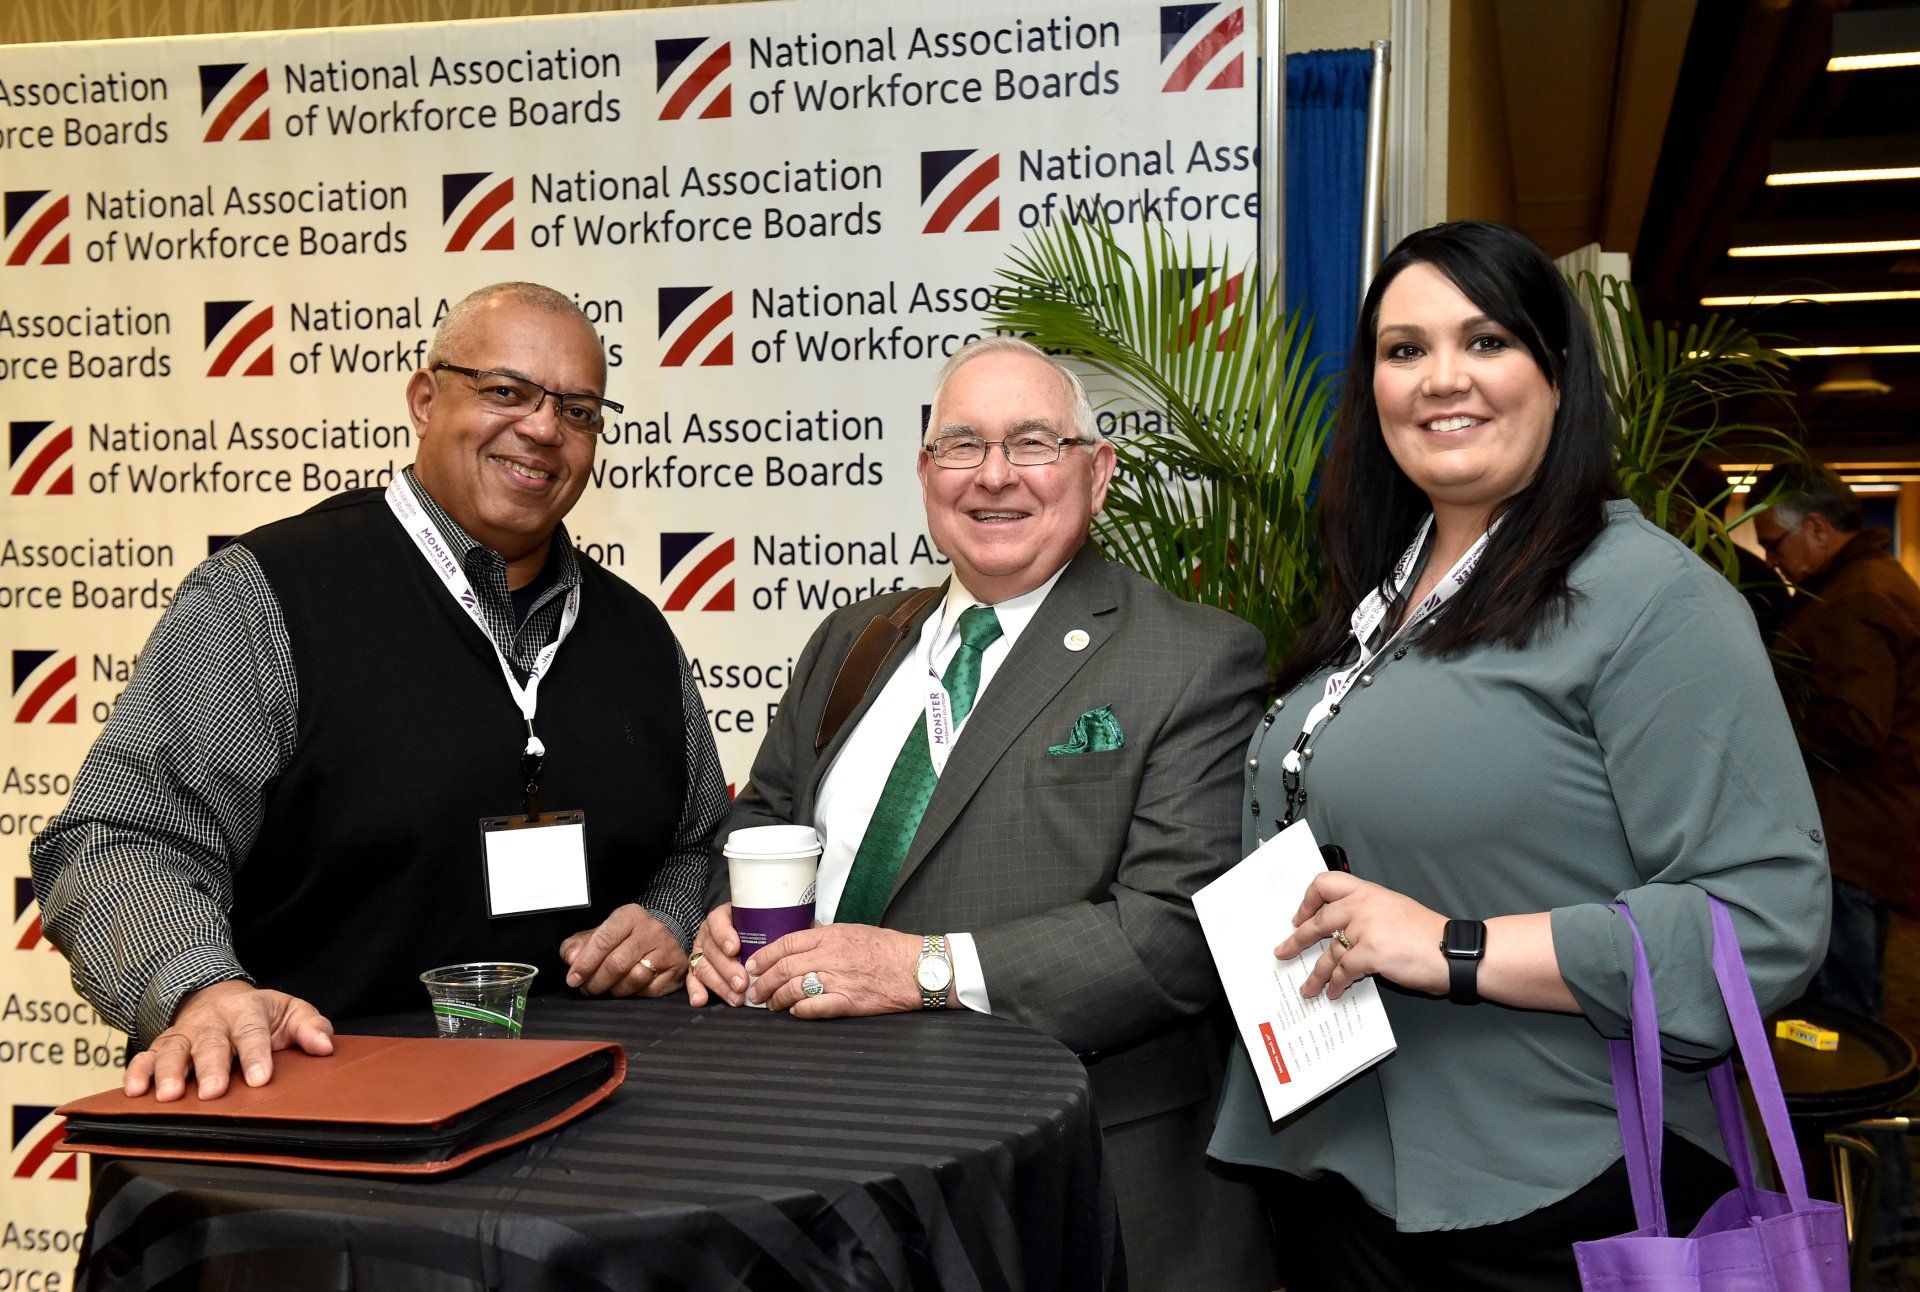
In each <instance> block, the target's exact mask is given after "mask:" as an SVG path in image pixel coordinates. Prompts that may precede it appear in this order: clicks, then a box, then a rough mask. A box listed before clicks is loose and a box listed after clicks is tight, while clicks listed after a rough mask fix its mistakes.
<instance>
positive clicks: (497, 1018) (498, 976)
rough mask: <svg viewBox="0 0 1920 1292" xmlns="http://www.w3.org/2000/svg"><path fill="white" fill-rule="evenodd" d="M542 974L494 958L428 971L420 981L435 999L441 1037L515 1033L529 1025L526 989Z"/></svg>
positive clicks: (435, 1012)
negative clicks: (535, 977)
mask: <svg viewBox="0 0 1920 1292" xmlns="http://www.w3.org/2000/svg"><path fill="white" fill-rule="evenodd" d="M539 972H540V971H539V970H538V969H536V968H534V967H533V966H532V965H523V964H512V963H509V962H503V961H497V960H495V961H482V962H479V963H475V964H465V965H447V966H445V967H444V968H440V969H429V970H427V971H426V972H425V973H423V974H421V975H420V981H421V982H423V983H425V984H426V985H427V992H428V994H429V995H431V996H432V997H433V1021H434V1022H435V1023H436V1024H438V1025H439V1028H440V1035H442V1036H460V1037H514V1036H518V1035H520V1029H521V1028H522V1027H523V1026H524V1025H525V1024H526V1021H527V992H528V990H529V989H530V988H531V987H532V986H533V979H534V975H535V974H537V973H539Z"/></svg>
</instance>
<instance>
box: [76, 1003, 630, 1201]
mask: <svg viewBox="0 0 1920 1292" xmlns="http://www.w3.org/2000/svg"><path fill="white" fill-rule="evenodd" d="M333 1045H334V1052H333V1053H332V1054H331V1055H329V1056H327V1057H324V1058H316V1057H314V1056H313V1055H309V1054H304V1053H301V1052H300V1051H298V1050H282V1051H281V1052H279V1053H277V1054H275V1055H274V1056H273V1079H272V1080H271V1081H269V1082H268V1083H267V1084H266V1085H264V1086H260V1087H257V1088H255V1087H249V1086H248V1085H246V1084H245V1083H244V1082H242V1081H241V1080H239V1077H238V1074H236V1075H235V1079H234V1082H233V1084H232V1085H231V1086H229V1087H228V1088H227V1093H226V1094H225V1095H224V1096H223V1097H221V1098H219V1099H210V1100H207V1101H205V1102H202V1101H201V1100H199V1099H197V1098H195V1097H194V1094H193V1092H192V1090H191V1089H189V1090H188V1092H187V1095H186V1097H185V1098H184V1099H178V1100H175V1101H173V1102H172V1103H165V1104H163V1103H159V1102H157V1101H156V1100H155V1099H154V1097H153V1095H152V1093H151V1092H149V1093H147V1094H146V1095H144V1096H142V1097H140V1098H137V1099H129V1098H128V1097H127V1096H126V1095H125V1094H123V1093H122V1092H121V1091H120V1090H119V1089H118V1088H117V1087H116V1088H115V1089H112V1090H105V1091H102V1092H101V1093H99V1094H97V1095H89V1096H87V1097H86V1098H85V1099H76V1100H74V1101H73V1102H72V1103H69V1104H65V1105H63V1106H62V1107H60V1108H59V1109H57V1110H56V1111H58V1112H59V1113H60V1114H61V1115H62V1116H64V1117H65V1118H66V1119H67V1124H66V1136H65V1139H64V1141H63V1142H62V1143H61V1144H60V1145H59V1147H60V1148H62V1149H69V1150H73V1151H76V1152H82V1153H100V1154H105V1155H108V1156H115V1157H158V1158H176V1159H180V1160H183V1161H205V1162H253V1163H259V1164H261V1165H267V1166H289V1167H297V1168H299V1169H302V1170H307V1171H350V1172H372V1173H376V1174H383V1175H384V1174H403V1175H433V1174H437V1173H439V1172H442V1171H451V1170H454V1169H455V1168H457V1167H462V1166H465V1165H466V1164H467V1163H469V1162H473V1161H475V1160H477V1159H479V1158H481V1157H484V1156H486V1155H488V1154H491V1153H497V1152H499V1151H500V1150H501V1149H504V1148H508V1147H510V1146H512V1145H514V1144H519V1143H522V1142H523V1141H526V1140H529V1139H532V1138H533V1137H534V1136H536V1135H541V1134H544V1133H545V1132H547V1131H549V1130H552V1129H554V1128H555V1127H557V1126H560V1125H562V1124H564V1123H566V1122H569V1121H571V1120H573V1119H574V1118H575V1117H578V1116H579V1115H580V1114H582V1113H584V1112H586V1111H587V1110H588V1109H590V1108H592V1107H593V1106H594V1105H595V1104H598V1103H600V1102H601V1101H602V1100H604V1099H606V1098H607V1097H608V1096H609V1095H611V1094H612V1093H613V1092H614V1091H615V1090H617V1089H619V1087H620V1083H621V1082H622V1081H623V1080H625V1078H626V1074H627V1056H626V1052H625V1051H623V1050H622V1049H621V1048H620V1047H619V1046H618V1045H616V1044H614V1043H613V1042H611V1041H529V1040H521V1039H514V1040H500V1041H495V1040H456V1039H443V1038H440V1037H396V1036H336V1037H334V1038H333Z"/></svg>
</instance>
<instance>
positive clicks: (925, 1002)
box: [913, 933, 953, 1009]
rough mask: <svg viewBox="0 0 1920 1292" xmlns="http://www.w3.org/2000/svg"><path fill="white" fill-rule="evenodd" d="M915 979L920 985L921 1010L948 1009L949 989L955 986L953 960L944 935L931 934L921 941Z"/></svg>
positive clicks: (914, 974)
mask: <svg viewBox="0 0 1920 1292" xmlns="http://www.w3.org/2000/svg"><path fill="white" fill-rule="evenodd" d="M913 978H914V981H915V982H917V983H919V984H920V1008H922V1009H945V1008H946V1007H947V989H948V988H950V987H952V986H953V960H952V959H951V958H950V957H949V956H948V955H947V939H946V937H945V936H944V935H943V934H939V933H929V934H927V935H926V936H925V937H923V938H921V939H920V963H919V964H918V965H916V966H914V970H913Z"/></svg>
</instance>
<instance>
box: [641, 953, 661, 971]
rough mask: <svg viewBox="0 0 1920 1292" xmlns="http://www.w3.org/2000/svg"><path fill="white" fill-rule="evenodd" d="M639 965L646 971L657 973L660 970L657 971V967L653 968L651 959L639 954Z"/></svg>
mask: <svg viewBox="0 0 1920 1292" xmlns="http://www.w3.org/2000/svg"><path fill="white" fill-rule="evenodd" d="M640 967H641V968H642V969H645V970H646V971H647V972H648V973H659V972H660V971H659V970H658V969H655V968H654V967H653V961H651V960H649V959H647V958H646V957H645V956H641V957H640Z"/></svg>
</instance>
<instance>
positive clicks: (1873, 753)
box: [1749, 463, 1920, 1018]
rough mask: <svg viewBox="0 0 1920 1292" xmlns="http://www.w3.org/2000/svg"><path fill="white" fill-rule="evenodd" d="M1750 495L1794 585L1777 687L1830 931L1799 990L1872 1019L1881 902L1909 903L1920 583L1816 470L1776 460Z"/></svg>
mask: <svg viewBox="0 0 1920 1292" xmlns="http://www.w3.org/2000/svg"><path fill="white" fill-rule="evenodd" d="M1749 497H1752V498H1756V499H1770V500H1771V502H1772V506H1771V507H1769V508H1768V509H1767V510H1766V511H1763V512H1761V513H1760V515H1759V516H1758V517H1756V518H1755V520H1754V532H1755V537H1756V538H1758V540H1759V542H1760V546H1761V548H1762V550H1764V551H1765V552H1766V554H1767V560H1768V561H1769V562H1770V563H1771V564H1772V565H1773V566H1774V568H1775V569H1777V570H1779V571H1780V573H1781V574H1783V575H1785V576H1786V577H1787V579H1788V580H1790V581H1791V582H1792V583H1793V585H1794V587H1795V589H1796V595H1795V596H1794V597H1793V599H1792V602H1791V604H1790V605H1789V606H1788V608H1787V611H1786V614H1785V616H1784V617H1783V619H1782V621H1781V626H1780V633H1779V642H1780V646H1781V654H1782V656H1783V658H1784V661H1785V663H1784V667H1783V670H1782V675H1781V691H1782V693H1783V694H1784V695H1785V696H1786V699H1787V709H1788V712H1789V714H1791V716H1792V718H1793V726H1794V732H1795V734H1796V735H1797V736H1798V737H1799V740H1800V747H1801V750H1802V752H1803V753H1804V754H1805V756H1806V760H1807V771H1808V774H1809V775H1810V776H1811V777H1812V780H1813V792H1814V797H1815V798H1816V799H1817V800H1818V801H1819V804H1820V822H1821V827H1822V829H1823V830H1824V831H1825V833H1826V836H1827V838H1826V843H1827V853H1828V855H1829V856H1830V857H1831V858H1832V860H1833V876H1834V883H1833V935H1832V937H1831V939H1830V940H1829V941H1828V943H1827V958H1826V961H1825V963H1823V964H1822V965H1821V967H1820V970H1819V972H1818V973H1816V974H1815V975H1814V979H1813V982H1812V983H1811V984H1810V985H1809V987H1808V989H1807V994H1808V995H1809V996H1811V997H1814V998H1816V999H1819V1000H1823V1001H1826V1002H1827V1003H1829V1004H1833V1005H1838V1006H1840V1007H1841V1008H1843V1009H1850V1010H1852V1011H1854V1012H1855V1013H1857V1014H1864V1015H1866V1016H1868V1017H1870V1018H1878V1017H1879V1016H1880V1013H1881V1009H1882V1007H1883V1005H1884V1004H1885V998H1886V997H1885V991H1886V988H1885V979H1884V976H1883V972H1882V961H1883V959H1884V958H1885V955H1886V947H1887V912H1888V910H1889V909H1890V908H1897V909H1899V910H1902V911H1904V912H1906V913H1908V914H1920V905H1917V902H1916V899H1917V898H1920V891H1916V884H1917V882H1920V587H1916V586H1915V584H1914V581H1913V579H1912V577H1911V576H1910V575H1908V574H1907V572H1906V570H1904V569H1903V568H1901V565H1900V563H1899V562H1898V561H1896V560H1895V559H1894V558H1893V556H1892V554H1891V553H1890V552H1889V551H1888V541H1889V535H1888V534H1887V531H1886V530H1883V529H1865V528H1863V524H1864V517H1863V513H1862V511H1861V507H1860V500H1859V499H1858V498H1856V497H1855V496H1854V494H1853V491H1852V490H1851V489H1849V488H1847V485H1846V482H1845V481H1843V480H1841V479H1840V478H1839V477H1838V476H1836V475H1835V474H1834V473H1833V472H1831V471H1829V470H1827V469H1826V468H1824V467H1821V466H1817V465H1813V464H1810V463H1808V464H1801V463H1794V464H1790V465H1787V466H1782V467H1777V468H1775V469H1774V470H1772V471H1769V472H1767V473H1766V474H1765V475H1763V476H1761V477H1760V479H1759V480H1758V481H1756V482H1755V484H1754V487H1753V491H1752V493H1751V494H1750V495H1749Z"/></svg>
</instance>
